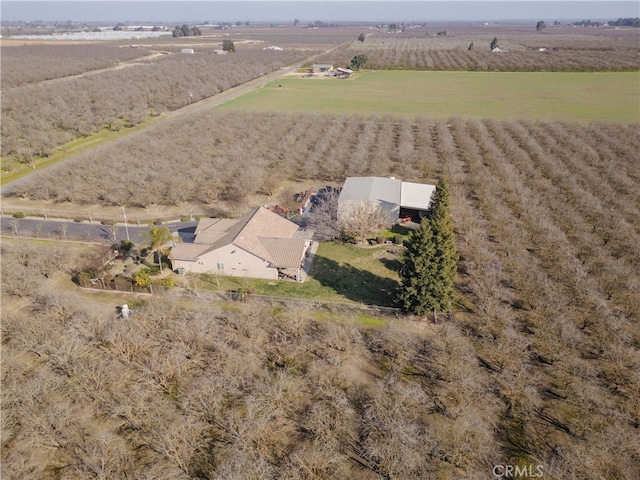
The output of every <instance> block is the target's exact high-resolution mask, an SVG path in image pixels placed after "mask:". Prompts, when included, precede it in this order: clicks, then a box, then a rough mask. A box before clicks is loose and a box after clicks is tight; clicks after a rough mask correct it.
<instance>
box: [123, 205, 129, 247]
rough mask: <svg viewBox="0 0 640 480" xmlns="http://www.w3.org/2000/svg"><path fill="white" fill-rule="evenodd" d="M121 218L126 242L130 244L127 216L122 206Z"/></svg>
mask: <svg viewBox="0 0 640 480" xmlns="http://www.w3.org/2000/svg"><path fill="white" fill-rule="evenodd" d="M122 216H123V217H124V229H125V231H126V232H127V241H128V242H130V241H131V240H130V239H129V226H128V225H127V214H126V212H125V211H124V206H123V207H122Z"/></svg>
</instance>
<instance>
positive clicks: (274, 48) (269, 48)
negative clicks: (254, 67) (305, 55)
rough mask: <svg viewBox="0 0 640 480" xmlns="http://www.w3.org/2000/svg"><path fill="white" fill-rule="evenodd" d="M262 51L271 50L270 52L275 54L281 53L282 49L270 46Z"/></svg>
mask: <svg viewBox="0 0 640 480" xmlns="http://www.w3.org/2000/svg"><path fill="white" fill-rule="evenodd" d="M262 50H272V51H275V52H281V51H283V50H284V48H282V47H277V46H275V45H271V46H269V47H264V48H263V49H262Z"/></svg>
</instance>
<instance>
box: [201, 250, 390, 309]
mask: <svg viewBox="0 0 640 480" xmlns="http://www.w3.org/2000/svg"><path fill="white" fill-rule="evenodd" d="M401 252H402V247H401V246H399V245H376V246H373V247H357V246H353V245H347V244H340V243H334V242H322V243H321V244H320V246H319V248H318V252H317V253H316V256H315V259H314V261H313V265H312V267H311V272H310V274H309V276H308V277H307V280H306V281H305V282H304V283H296V282H287V281H282V280H280V281H268V280H256V279H251V278H247V279H245V278H238V277H223V276H215V275H199V276H197V277H193V278H191V279H190V280H191V281H194V285H195V286H196V288H200V289H210V290H222V291H228V290H236V291H238V290H243V291H245V290H246V289H249V290H250V291H251V292H252V293H255V294H258V295H271V296H276V297H290V298H304V299H309V300H318V301H326V302H347V303H350V302H354V303H364V304H370V305H380V306H387V307H390V306H393V299H394V292H395V289H396V288H397V286H398V271H399V269H400V265H401V264H400V258H401Z"/></svg>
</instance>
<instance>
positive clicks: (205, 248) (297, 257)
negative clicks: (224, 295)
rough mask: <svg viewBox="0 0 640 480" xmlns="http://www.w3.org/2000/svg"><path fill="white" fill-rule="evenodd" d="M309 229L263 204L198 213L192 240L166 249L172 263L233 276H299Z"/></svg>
mask: <svg viewBox="0 0 640 480" xmlns="http://www.w3.org/2000/svg"><path fill="white" fill-rule="evenodd" d="M312 236H313V232H310V231H307V230H302V229H300V228H299V227H298V225H296V224H295V223H293V222H290V221H289V220H287V219H286V218H283V217H281V216H280V215H277V214H275V213H273V212H271V211H269V210H268V209H266V208H263V207H257V208H254V209H252V210H251V211H250V212H248V213H247V214H246V215H243V216H242V217H240V218H237V219H227V218H203V219H201V220H200V221H199V222H198V226H197V227H196V231H195V238H194V242H193V243H177V244H175V245H174V246H173V247H172V249H171V259H172V264H173V269H174V270H178V269H183V271H184V272H186V273H216V274H219V275H228V276H234V277H247V278H264V279H274V280H275V279H289V280H295V281H303V280H304V276H305V275H304V266H305V261H306V260H307V257H308V252H309V251H310V247H311V245H312V243H313V242H312Z"/></svg>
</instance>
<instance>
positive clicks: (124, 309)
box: [120, 303, 129, 318]
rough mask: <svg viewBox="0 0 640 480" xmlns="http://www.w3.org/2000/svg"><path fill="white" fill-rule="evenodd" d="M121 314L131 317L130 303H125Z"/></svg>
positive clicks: (121, 308) (123, 316)
mask: <svg viewBox="0 0 640 480" xmlns="http://www.w3.org/2000/svg"><path fill="white" fill-rule="evenodd" d="M120 315H122V318H129V305H127V304H126V303H125V304H124V305H122V307H120Z"/></svg>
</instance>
